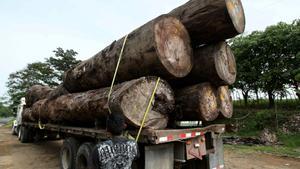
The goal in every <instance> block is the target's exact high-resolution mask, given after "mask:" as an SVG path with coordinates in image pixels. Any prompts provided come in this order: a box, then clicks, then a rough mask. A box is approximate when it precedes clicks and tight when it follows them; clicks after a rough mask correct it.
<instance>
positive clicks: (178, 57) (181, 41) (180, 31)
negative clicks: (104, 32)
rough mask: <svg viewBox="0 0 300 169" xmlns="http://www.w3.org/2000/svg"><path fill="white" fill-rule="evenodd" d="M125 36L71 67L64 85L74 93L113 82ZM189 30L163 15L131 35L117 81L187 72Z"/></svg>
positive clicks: (175, 76) (189, 66)
mask: <svg viewBox="0 0 300 169" xmlns="http://www.w3.org/2000/svg"><path fill="white" fill-rule="evenodd" d="M123 42H124V37H123V38H121V39H119V40H117V41H115V42H113V43H112V44H111V45H109V46H108V47H106V48H105V49H103V50H102V51H100V52H99V53H97V54H96V55H95V56H93V57H92V58H90V59H88V60H86V61H83V62H81V63H80V64H78V65H77V66H76V67H75V68H73V69H70V70H68V71H67V72H66V73H65V77H64V81H63V84H64V87H65V88H66V89H67V90H68V91H69V92H71V93H73V92H79V91H86V90H90V89H97V88H101V87H107V86H109V85H110V83H111V81H112V78H113V74H114V71H115V68H116V63H117V60H118V58H119V53H120V51H121V48H122V45H123ZM191 55H192V51H191V47H190V39H189V35H188V32H187V31H186V29H185V27H184V26H183V25H182V24H181V22H180V21H179V20H178V19H176V18H174V17H171V16H168V15H162V16H160V17H158V18H156V19H154V20H152V21H150V22H148V23H146V24H145V25H143V26H141V27H140V28H138V29H136V30H134V31H133V32H131V33H130V34H129V35H128V39H127V41H126V44H125V48H124V52H123V56H122V60H121V62H120V66H119V70H118V74H117V78H116V80H117V82H123V81H126V80H131V79H134V78H138V77H141V76H147V75H158V76H161V77H163V78H166V79H172V78H180V77H184V76H186V75H187V74H188V73H189V72H190V70H191V69H192V57H191Z"/></svg>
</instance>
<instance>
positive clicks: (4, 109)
mask: <svg viewBox="0 0 300 169" xmlns="http://www.w3.org/2000/svg"><path fill="white" fill-rule="evenodd" d="M4 100H5V99H4V98H2V97H0V117H9V116H12V115H13V112H12V110H11V109H10V108H9V106H8V105H7V103H6V102H5V101H4Z"/></svg>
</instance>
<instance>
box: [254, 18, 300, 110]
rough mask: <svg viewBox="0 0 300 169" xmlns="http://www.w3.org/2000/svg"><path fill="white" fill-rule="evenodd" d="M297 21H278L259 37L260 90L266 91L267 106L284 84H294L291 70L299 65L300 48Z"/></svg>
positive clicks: (271, 104) (271, 102)
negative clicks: (299, 53)
mask: <svg viewBox="0 0 300 169" xmlns="http://www.w3.org/2000/svg"><path fill="white" fill-rule="evenodd" d="M299 40H300V31H299V21H298V22H297V21H295V22H294V23H292V24H287V23H283V22H280V23H278V24H277V25H273V26H269V27H267V28H266V30H265V31H264V33H263V34H262V36H261V38H260V39H259V46H260V50H259V54H260V56H261V66H262V75H261V76H260V81H261V82H262V84H263V85H262V86H261V88H262V90H263V91H265V92H267V93H268V96H269V107H273V106H274V95H275V93H276V92H283V91H284V90H285V88H286V85H289V86H291V85H294V84H295V80H294V75H293V71H294V70H295V69H296V68H299V67H300V60H299V57H297V53H298V52H299V49H300V43H299Z"/></svg>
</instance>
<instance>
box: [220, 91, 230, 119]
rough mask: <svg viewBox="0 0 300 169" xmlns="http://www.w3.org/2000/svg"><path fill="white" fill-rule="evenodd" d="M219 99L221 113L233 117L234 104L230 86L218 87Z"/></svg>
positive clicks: (226, 116)
mask: <svg viewBox="0 0 300 169" xmlns="http://www.w3.org/2000/svg"><path fill="white" fill-rule="evenodd" d="M217 101H218V107H219V110H220V112H221V115H222V116H223V117H225V118H231V117H232V115H233V104H232V98H231V96H230V90H229V88H228V86H220V87H218V90H217Z"/></svg>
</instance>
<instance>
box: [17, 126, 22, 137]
mask: <svg viewBox="0 0 300 169" xmlns="http://www.w3.org/2000/svg"><path fill="white" fill-rule="evenodd" d="M21 132H22V129H21V128H19V132H18V138H19V140H21V135H22V133H21Z"/></svg>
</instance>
